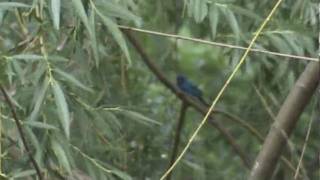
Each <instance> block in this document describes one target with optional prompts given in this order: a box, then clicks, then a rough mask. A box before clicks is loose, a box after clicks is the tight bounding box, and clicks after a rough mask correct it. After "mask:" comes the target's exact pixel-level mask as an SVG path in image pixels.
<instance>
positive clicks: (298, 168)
mask: <svg viewBox="0 0 320 180" xmlns="http://www.w3.org/2000/svg"><path fill="white" fill-rule="evenodd" d="M312 122H313V117H312V118H311V119H310V122H309V126H308V130H307V135H306V138H305V141H304V144H303V148H302V152H301V156H300V159H299V163H298V166H297V169H296V172H295V174H294V179H295V180H296V179H297V178H298V175H299V170H300V167H301V164H302V159H303V156H304V153H305V150H306V148H307V144H308V141H309V137H310V132H311V127H312Z"/></svg>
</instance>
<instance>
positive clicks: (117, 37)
mask: <svg viewBox="0 0 320 180" xmlns="http://www.w3.org/2000/svg"><path fill="white" fill-rule="evenodd" d="M97 14H98V15H99V16H100V17H101V19H102V22H103V23H104V25H105V26H106V27H107V28H108V29H109V31H110V33H111V34H112V35H113V38H114V39H115V40H116V42H117V43H118V45H119V46H120V48H121V49H122V51H123V52H124V54H125V56H126V58H127V60H128V63H129V65H131V58H130V55H129V50H128V47H127V45H126V41H125V39H124V38H123V36H122V33H121V31H120V30H119V28H118V26H117V24H116V23H114V22H113V21H112V20H111V19H109V18H108V17H106V16H104V15H103V14H101V13H100V12H99V11H97Z"/></svg>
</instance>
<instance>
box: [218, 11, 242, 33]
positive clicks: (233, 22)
mask: <svg viewBox="0 0 320 180" xmlns="http://www.w3.org/2000/svg"><path fill="white" fill-rule="evenodd" d="M222 12H223V13H224V17H225V18H226V20H227V21H228V22H229V26H230V27H231V29H232V31H233V33H234V34H235V37H236V38H239V34H240V28H239V24H238V21H237V18H236V17H235V15H234V14H233V12H232V11H231V10H230V9H229V8H228V7H226V8H223V11H222Z"/></svg>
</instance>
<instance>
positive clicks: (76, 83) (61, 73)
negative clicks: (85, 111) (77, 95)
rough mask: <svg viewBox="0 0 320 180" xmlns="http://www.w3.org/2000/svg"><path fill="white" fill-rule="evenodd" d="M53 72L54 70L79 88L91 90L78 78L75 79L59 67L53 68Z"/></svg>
mask: <svg viewBox="0 0 320 180" xmlns="http://www.w3.org/2000/svg"><path fill="white" fill-rule="evenodd" d="M54 72H56V73H57V74H59V75H60V76H62V77H63V78H64V79H65V80H67V81H69V82H71V83H72V84H74V85H76V86H78V87H79V88H81V89H83V90H86V91H89V92H93V90H92V89H91V88H89V87H86V86H85V85H84V84H82V83H81V82H80V81H79V80H77V79H76V78H75V77H73V76H72V75H71V74H68V73H66V72H64V71H62V70H60V69H57V68H56V69H54Z"/></svg>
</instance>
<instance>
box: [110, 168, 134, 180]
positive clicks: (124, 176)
mask: <svg viewBox="0 0 320 180" xmlns="http://www.w3.org/2000/svg"><path fill="white" fill-rule="evenodd" d="M112 174H114V175H116V176H118V177H119V178H120V179H123V180H132V177H130V176H129V175H128V174H127V173H124V172H122V171H119V170H116V169H115V170H112Z"/></svg>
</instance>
